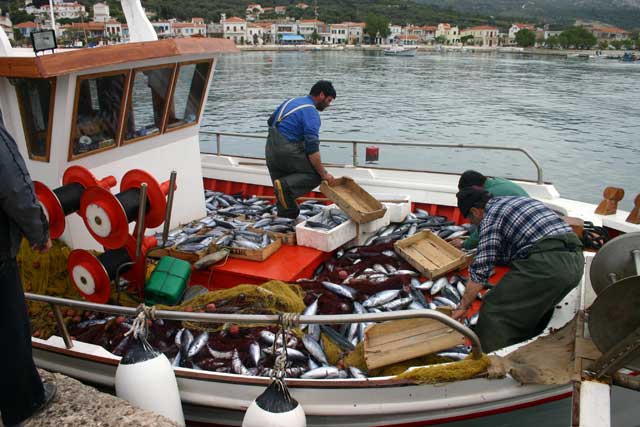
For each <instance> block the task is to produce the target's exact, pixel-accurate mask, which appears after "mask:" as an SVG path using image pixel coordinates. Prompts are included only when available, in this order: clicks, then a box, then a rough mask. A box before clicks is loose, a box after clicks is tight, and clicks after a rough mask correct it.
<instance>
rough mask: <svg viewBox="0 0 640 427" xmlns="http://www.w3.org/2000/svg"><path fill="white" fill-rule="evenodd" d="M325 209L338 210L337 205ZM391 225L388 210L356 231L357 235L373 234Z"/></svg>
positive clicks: (361, 225)
mask: <svg viewBox="0 0 640 427" xmlns="http://www.w3.org/2000/svg"><path fill="white" fill-rule="evenodd" d="M326 209H339V208H338V205H335V204H333V205H329V206H327V207H326ZM390 223H391V214H390V213H389V208H387V210H386V211H385V213H384V215H383V216H382V217H381V218H378V219H374V220H373V221H370V222H365V223H363V224H359V226H358V229H359V233H375V232H376V231H378V230H380V229H381V228H382V227H386V226H387V225H389V224H390Z"/></svg>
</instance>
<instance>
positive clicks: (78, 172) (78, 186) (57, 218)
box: [33, 166, 116, 239]
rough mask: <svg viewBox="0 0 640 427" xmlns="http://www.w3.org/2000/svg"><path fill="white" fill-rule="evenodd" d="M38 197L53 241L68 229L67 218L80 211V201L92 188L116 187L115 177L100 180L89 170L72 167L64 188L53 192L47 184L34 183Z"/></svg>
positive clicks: (65, 178) (65, 176)
mask: <svg viewBox="0 0 640 427" xmlns="http://www.w3.org/2000/svg"><path fill="white" fill-rule="evenodd" d="M33 184H34V188H35V192H36V197H37V198H38V200H40V203H41V204H42V207H43V208H44V212H45V215H46V216H47V219H48V220H49V234H50V236H51V238H52V239H57V238H59V237H60V236H62V233H64V229H65V227H66V221H65V217H66V216H67V215H70V214H72V213H74V212H77V211H78V210H79V209H80V199H81V198H82V195H83V194H84V192H85V190H86V189H87V188H90V187H95V186H98V187H102V188H106V189H109V188H111V187H114V186H115V185H116V179H115V178H114V177H113V176H107V177H105V178H103V179H101V180H98V179H97V178H96V177H95V176H93V174H92V173H91V172H89V170H88V169H87V168H84V167H82V166H70V167H69V168H67V170H66V171H65V172H64V175H63V177H62V184H63V185H62V187H59V188H56V189H54V190H51V189H50V188H49V187H47V186H46V185H45V184H43V183H42V182H39V181H34V183H33Z"/></svg>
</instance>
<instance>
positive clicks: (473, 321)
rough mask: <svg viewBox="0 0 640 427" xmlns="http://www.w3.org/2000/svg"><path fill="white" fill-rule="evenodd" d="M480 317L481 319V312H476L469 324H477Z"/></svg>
mask: <svg viewBox="0 0 640 427" xmlns="http://www.w3.org/2000/svg"><path fill="white" fill-rule="evenodd" d="M479 319H480V313H476V314H474V315H473V316H471V319H469V324H470V325H471V326H474V325H477V324H478V320H479Z"/></svg>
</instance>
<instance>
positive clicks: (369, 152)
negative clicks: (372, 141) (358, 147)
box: [365, 145, 380, 163]
mask: <svg viewBox="0 0 640 427" xmlns="http://www.w3.org/2000/svg"><path fill="white" fill-rule="evenodd" d="M365 155H366V159H367V163H369V162H377V161H378V157H379V155H380V149H379V148H378V147H376V146H375V145H370V146H368V147H367V149H366V150H365Z"/></svg>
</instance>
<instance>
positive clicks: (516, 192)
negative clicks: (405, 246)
mask: <svg viewBox="0 0 640 427" xmlns="http://www.w3.org/2000/svg"><path fill="white" fill-rule="evenodd" d="M469 187H477V188H481V189H483V190H485V191H488V192H489V193H491V194H492V195H494V196H496V197H504V196H522V197H529V194H528V193H527V192H526V191H525V189H524V188H522V187H520V186H519V185H518V184H516V183H515V182H513V181H509V180H508V179H504V178H490V177H488V176H484V175H483V174H481V173H480V172H477V171H474V170H468V171H465V172H464V173H463V174H462V175H460V180H459V181H458V190H463V189H465V188H469ZM479 240H480V236H479V235H478V228H477V227H476V228H475V229H473V231H471V233H469V238H468V239H466V240H462V239H454V240H453V241H451V244H452V245H453V246H455V247H457V248H458V249H462V248H464V249H467V250H470V249H475V248H476V247H477V246H478V241H479Z"/></svg>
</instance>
